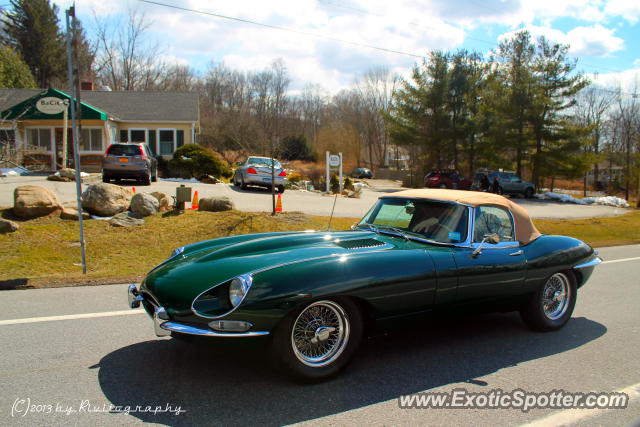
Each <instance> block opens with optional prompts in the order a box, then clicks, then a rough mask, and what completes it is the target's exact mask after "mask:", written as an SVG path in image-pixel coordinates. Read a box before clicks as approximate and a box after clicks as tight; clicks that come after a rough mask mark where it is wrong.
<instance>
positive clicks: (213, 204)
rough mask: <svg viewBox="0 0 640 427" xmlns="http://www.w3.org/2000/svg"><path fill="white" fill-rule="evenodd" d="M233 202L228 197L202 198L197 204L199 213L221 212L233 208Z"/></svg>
mask: <svg viewBox="0 0 640 427" xmlns="http://www.w3.org/2000/svg"><path fill="white" fill-rule="evenodd" d="M234 207H235V206H234V205H233V202H232V201H231V199H230V198H228V197H203V198H202V199H200V201H199V202H198V210H199V211H209V212H222V211H230V210H232V209H233V208H234Z"/></svg>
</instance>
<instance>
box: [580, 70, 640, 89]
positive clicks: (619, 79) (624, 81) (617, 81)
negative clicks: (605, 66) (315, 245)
mask: <svg viewBox="0 0 640 427" xmlns="http://www.w3.org/2000/svg"><path fill="white" fill-rule="evenodd" d="M586 76H587V77H588V78H589V79H591V81H592V82H593V84H594V85H596V86H600V87H604V88H607V89H612V90H617V89H618V88H619V89H621V90H622V91H623V92H626V93H640V67H637V68H635V69H631V70H625V71H622V72H619V73H606V74H587V75H586Z"/></svg>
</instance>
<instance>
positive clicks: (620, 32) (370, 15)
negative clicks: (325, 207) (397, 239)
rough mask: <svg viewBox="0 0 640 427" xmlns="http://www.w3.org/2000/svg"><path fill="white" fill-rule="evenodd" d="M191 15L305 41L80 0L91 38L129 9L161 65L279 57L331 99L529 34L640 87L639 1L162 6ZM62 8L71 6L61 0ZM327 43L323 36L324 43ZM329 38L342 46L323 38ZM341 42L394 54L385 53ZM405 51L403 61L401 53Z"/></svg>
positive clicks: (609, 80)
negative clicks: (440, 55) (432, 57)
mask: <svg viewBox="0 0 640 427" xmlns="http://www.w3.org/2000/svg"><path fill="white" fill-rule="evenodd" d="M0 1H1V0H0ZM159 2H160V3H166V4H170V5H175V6H179V7H184V8H188V9H193V10H198V11H203V12H207V13H213V14H220V15H226V16H229V17H234V18H239V19H244V20H250V21H255V22H259V23H262V24H267V25H273V26H278V27H283V28H287V29H291V30H295V31H299V32H304V33H312V34H317V35H319V36H320V37H309V36H306V35H301V34H296V33H292V32H286V31H278V30H275V29H269V28H264V27H260V26H255V25H250V24H246V23H240V22H236V21H231V20H225V19H220V18H216V17H213V16H209V15H203V14H198V13H192V12H185V11H179V10H176V9H171V8H167V7H163V6H159V5H152V4H148V3H144V2H140V1H135V0H108V1H104V0H79V1H77V2H76V6H77V10H78V14H79V17H80V19H81V20H82V22H83V25H84V26H85V28H87V30H88V31H89V32H90V33H91V31H92V28H93V22H94V16H97V17H98V18H99V19H104V18H113V17H117V16H118V15H120V14H123V13H125V11H126V10H127V8H130V7H133V8H135V9H137V10H138V11H139V12H141V13H144V14H145V18H146V20H147V21H148V22H149V24H150V26H149V30H148V33H147V36H148V38H149V41H151V42H153V41H157V42H158V43H159V44H160V46H161V47H162V52H163V56H164V59H165V60H166V61H167V62H177V63H181V64H187V65H190V66H191V67H193V68H195V69H196V70H198V71H200V72H203V73H204V72H206V70H207V67H208V66H209V64H211V63H219V62H224V63H225V64H227V65H228V66H230V67H232V68H236V69H242V70H260V69H263V68H265V67H268V66H269V65H270V64H271V63H272V61H273V60H275V59H277V58H282V60H283V61H284V63H285V65H286V67H287V70H288V72H289V74H290V76H291V77H292V89H293V90H299V89H301V88H302V87H303V86H304V85H306V84H309V83H311V84H316V85H319V86H321V87H322V88H323V89H324V90H325V91H326V92H327V93H335V92H336V91H338V90H340V89H343V88H348V87H349V86H351V85H352V84H353V82H354V81H355V80H356V79H357V78H358V77H359V76H361V75H362V74H363V73H365V72H366V71H367V70H369V69H371V68H376V67H386V68H388V69H390V70H392V71H396V72H398V73H400V74H401V75H405V76H406V75H408V72H409V71H410V69H411V67H412V66H413V64H414V63H415V62H416V61H420V59H419V58H416V57H415V56H411V55H425V54H426V53H427V52H428V51H429V50H431V49H442V50H456V49H459V48H466V49H469V50H477V51H480V52H482V53H484V54H487V53H488V52H489V50H490V49H493V48H495V47H496V46H497V44H498V41H499V40H501V39H504V38H505V37H508V36H509V34H511V33H512V32H514V31H516V30H518V29H522V28H526V29H528V30H529V31H530V32H531V33H532V34H533V35H534V36H538V35H545V36H546V37H547V38H548V39H550V40H552V41H555V42H559V43H567V44H570V46H571V50H570V54H571V56H572V57H575V58H577V59H578V69H579V70H581V71H582V72H584V73H586V74H588V75H592V74H593V73H597V74H598V77H597V79H596V81H597V83H598V84H601V85H604V86H616V85H617V84H621V85H622V86H623V88H624V90H627V91H630V90H633V88H634V85H635V82H636V81H637V82H638V89H639V90H640V43H639V42H640V1H637V0H636V1H631V0H611V1H602V0H536V1H531V0H527V1H525V0H522V1H501V0H460V1H456V0H396V1H393V2H390V1H388V0H384V1H383V0H271V1H264V0H261V1H260V0H182V1H178V0H159ZM56 4H57V5H58V7H59V8H60V9H62V10H63V9H65V8H67V7H69V5H70V4H71V0H57V1H56ZM323 37H325V38H323ZM326 37H331V38H337V39H342V40H344V41H345V42H343V43H340V42H337V41H330V40H327V39H326ZM346 42H352V43H357V44H361V45H368V46H375V47H379V48H383V49H390V50H395V51H399V52H403V53H406V54H400V53H389V52H384V51H380V50H376V49H373V48H369V47H363V46H354V45H353V44H349V43H346ZM407 54H409V55H407Z"/></svg>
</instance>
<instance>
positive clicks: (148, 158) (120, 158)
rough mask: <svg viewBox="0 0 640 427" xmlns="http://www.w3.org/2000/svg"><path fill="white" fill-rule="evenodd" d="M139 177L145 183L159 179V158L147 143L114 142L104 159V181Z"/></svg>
mask: <svg viewBox="0 0 640 427" xmlns="http://www.w3.org/2000/svg"><path fill="white" fill-rule="evenodd" d="M121 178H125V179H137V180H140V181H141V182H142V184H144V185H151V181H156V180H157V179H158V160H157V159H156V158H155V156H154V155H153V154H152V153H151V150H150V149H149V145H147V144H135V143H132V144H127V143H114V144H111V145H109V148H107V151H106V152H105V153H104V158H103V159H102V181H103V182H109V181H111V180H112V179H121Z"/></svg>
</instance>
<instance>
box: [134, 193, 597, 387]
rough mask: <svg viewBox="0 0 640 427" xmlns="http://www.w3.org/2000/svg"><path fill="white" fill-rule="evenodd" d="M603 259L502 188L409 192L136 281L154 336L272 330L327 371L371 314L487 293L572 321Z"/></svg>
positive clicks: (437, 306)
mask: <svg viewBox="0 0 640 427" xmlns="http://www.w3.org/2000/svg"><path fill="white" fill-rule="evenodd" d="M600 262H601V260H600V258H598V256H597V252H596V251H594V249H593V248H591V247H590V246H589V245H587V244H585V243H583V242H581V241H579V240H576V239H573V238H570V237H564V236H549V235H542V234H540V232H539V231H538V230H537V229H536V228H535V226H534V225H533V223H532V222H531V219H530V218H529V215H528V213H527V211H526V210H525V209H524V208H522V207H521V206H519V205H518V204H516V203H513V202H511V201H510V200H509V199H506V198H504V197H502V196H498V195H495V194H490V193H479V192H469V191H456V190H440V189H428V190H427V189H424V190H407V191H402V192H398V193H392V194H389V195H386V196H384V197H382V198H380V199H379V200H378V202H377V203H376V204H375V205H374V206H373V208H372V209H371V210H370V211H369V212H368V213H367V214H366V215H365V217H364V218H363V219H362V220H361V221H360V222H359V223H358V224H356V225H354V227H353V229H352V230H350V231H342V232H290V233H289V232H285V233H261V234H250V235H241V236H232V237H225V238H220V239H214V240H209V241H205V242H200V243H194V244H191V245H188V246H184V247H181V248H178V249H176V250H175V251H174V252H173V254H172V255H171V257H170V258H169V259H167V260H166V261H164V262H163V263H162V264H160V265H158V266H157V267H155V268H154V269H153V270H151V271H150V272H149V274H148V275H147V276H146V278H145V279H144V281H143V282H142V283H141V284H140V286H139V287H137V286H136V285H131V286H130V287H129V304H130V306H131V307H132V308H136V307H139V306H140V304H141V303H142V305H143V306H144V308H145V310H146V311H147V313H148V314H149V316H151V317H152V318H153V321H154V324H155V330H156V334H157V335H158V336H167V335H172V336H176V337H186V336H188V335H197V336H203V337H223V338H227V339H234V338H244V337H246V338H251V337H260V336H268V338H269V339H270V345H271V347H272V349H273V350H274V351H275V354H277V357H276V360H277V361H278V362H279V363H280V365H281V366H282V367H284V368H285V369H286V370H287V371H289V372H291V373H292V374H294V375H295V376H298V377H303V378H307V379H322V378H326V377H328V376H331V375H333V374H335V373H337V372H338V371H339V370H340V369H342V368H343V367H344V366H345V365H346V364H347V362H348V361H349V359H350V357H351V356H352V355H353V354H354V352H355V350H356V348H357V346H358V344H359V342H360V340H361V338H362V336H363V334H364V333H365V325H369V324H371V322H375V321H381V320H384V319H389V318H398V317H401V316H406V315H413V314H417V313H425V312H429V311H434V312H437V311H439V310H446V311H452V309H454V308H459V307H468V306H470V305H477V306H480V307H491V308H492V309H494V310H501V311H510V310H519V311H520V313H521V314H522V318H523V319H524V321H525V322H526V324H527V325H529V326H530V327H532V328H534V329H536V330H543V331H550V330H554V329H558V328H560V327H562V326H563V325H564V324H565V323H567V321H568V320H569V318H570V317H571V314H572V312H573V308H574V306H575V304H576V297H577V290H578V289H579V288H580V286H582V285H583V284H584V283H585V282H586V281H587V279H588V278H589V276H590V275H591V273H592V272H593V269H594V267H595V266H596V265H598V264H599V263H600Z"/></svg>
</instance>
